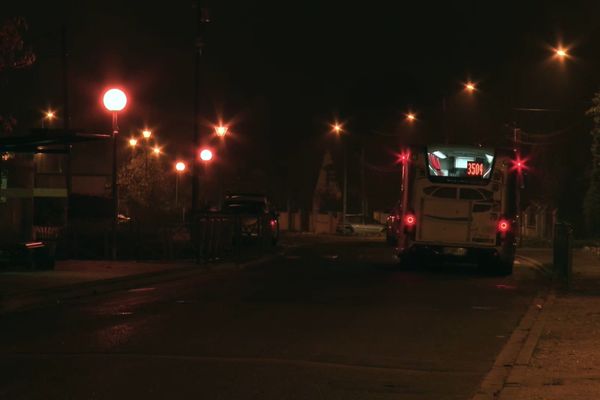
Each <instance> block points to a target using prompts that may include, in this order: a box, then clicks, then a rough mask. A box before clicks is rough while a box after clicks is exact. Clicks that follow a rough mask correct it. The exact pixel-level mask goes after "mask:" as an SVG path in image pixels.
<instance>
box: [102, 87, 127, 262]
mask: <svg viewBox="0 0 600 400" xmlns="http://www.w3.org/2000/svg"><path fill="white" fill-rule="evenodd" d="M102 102H103V103H104V107H105V108H106V109H107V110H108V111H110V112H112V137H113V160H112V161H113V162H112V197H113V220H112V259H113V260H115V259H116V258H117V221H118V218H119V200H118V197H117V196H118V190H117V136H118V135H119V125H118V117H117V115H118V113H119V111H122V110H123V109H124V108H125V106H126V105H127V96H126V95H125V93H124V92H123V91H122V90H120V89H116V88H112V89H109V90H107V91H106V92H104V96H103V98H102Z"/></svg>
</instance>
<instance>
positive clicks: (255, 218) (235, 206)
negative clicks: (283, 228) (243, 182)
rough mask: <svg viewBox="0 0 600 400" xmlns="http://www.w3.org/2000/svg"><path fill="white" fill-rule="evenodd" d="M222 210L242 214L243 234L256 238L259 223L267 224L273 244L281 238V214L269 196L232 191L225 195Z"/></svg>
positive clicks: (227, 212)
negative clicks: (273, 205)
mask: <svg viewBox="0 0 600 400" xmlns="http://www.w3.org/2000/svg"><path fill="white" fill-rule="evenodd" d="M222 212H223V213H225V214H236V215H240V216H241V225H242V226H241V228H242V236H244V237H248V238H256V237H258V235H259V232H260V229H259V224H261V223H263V224H265V228H266V229H267V230H268V231H267V233H268V234H269V235H270V237H271V240H272V242H273V244H276V243H277V241H278V240H279V214H278V213H277V212H275V210H274V209H273V207H272V206H271V203H270V202H269V199H268V198H267V196H265V195H263V194H254V193H231V194H227V195H226V196H225V199H224V201H223V207H222Z"/></svg>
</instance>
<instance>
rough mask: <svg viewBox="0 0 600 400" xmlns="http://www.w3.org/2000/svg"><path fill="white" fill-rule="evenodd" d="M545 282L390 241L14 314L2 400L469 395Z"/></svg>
mask: <svg viewBox="0 0 600 400" xmlns="http://www.w3.org/2000/svg"><path fill="white" fill-rule="evenodd" d="M541 286H542V283H541V278H539V274H538V273H537V272H536V270H535V268H534V267H533V266H531V265H529V264H527V263H526V262H525V261H521V263H519V264H518V265H517V266H516V269H515V273H514V274H513V276H511V277H505V278H504V277H503V278H499V277H493V276H488V275H485V274H481V273H478V272H477V271H475V270H473V269H472V268H470V267H468V266H456V265H454V266H452V265H444V266H437V267H435V268H428V269H424V270H416V271H403V270H399V269H398V268H396V266H395V263H394V260H393V259H392V257H391V251H390V249H389V248H388V247H386V246H385V244H383V243H382V242H376V241H373V240H360V239H352V240H348V239H344V240H341V241H339V242H337V243H332V242H321V243H317V244H313V245H308V246H305V247H298V248H287V249H286V250H285V252H284V254H283V255H282V256H280V257H278V258H277V259H275V260H273V261H270V262H268V263H266V264H263V265H260V266H255V267H253V268H248V269H244V270H230V271H217V272H213V273H210V274H202V275H201V274H199V275H198V276H197V277H193V278H188V279H186V280H183V281H171V282H165V283H163V284H160V285H153V286H151V287H138V288H134V289H132V290H127V291H121V292H115V293H110V294H105V295H101V296H95V297H89V298H86V299H80V300H76V301H71V302H67V303H63V304H58V305H56V306H52V307H46V308H43V309H37V310H31V311H27V312H20V313H14V314H9V315H4V316H2V317H1V318H2V319H1V320H0V371H1V373H0V398H2V399H137V398H143V399H167V398H168V399H178V398H186V399H187V398H194V399H261V400H263V399H264V400H266V399H278V400H281V399H311V400H313V399H328V400H329V399H344V400H348V399H468V398H470V396H471V395H472V394H473V393H474V392H475V391H476V390H477V388H478V386H479V383H480V381H481V379H482V378H483V376H484V375H485V374H486V373H487V371H488V370H489V368H490V367H491V365H492V363H493V360H494V358H495V356H496V355H497V353H498V352H499V351H500V349H501V348H502V346H503V345H504V344H505V342H506V341H507V340H508V337H509V336H510V334H511V332H512V331H513V329H514V328H515V326H516V325H517V323H518V322H519V319H520V317H521V316H522V315H523V313H524V312H525V310H526V309H527V307H528V306H529V304H530V302H531V300H532V298H533V296H534V295H535V294H536V293H537V291H538V290H539V289H540V287H541Z"/></svg>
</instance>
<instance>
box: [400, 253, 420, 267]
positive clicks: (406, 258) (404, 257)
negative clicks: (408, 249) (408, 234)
mask: <svg viewBox="0 0 600 400" xmlns="http://www.w3.org/2000/svg"><path fill="white" fill-rule="evenodd" d="M418 260H419V259H418V257H416V256H415V255H414V254H401V255H399V256H398V267H399V268H400V269H401V270H404V271H409V270H414V269H417V267H418V265H419V263H418Z"/></svg>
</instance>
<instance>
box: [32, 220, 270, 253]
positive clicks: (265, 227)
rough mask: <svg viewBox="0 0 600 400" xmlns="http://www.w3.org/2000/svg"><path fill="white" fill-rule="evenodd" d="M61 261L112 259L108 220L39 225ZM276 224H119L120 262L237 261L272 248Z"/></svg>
mask: <svg viewBox="0 0 600 400" xmlns="http://www.w3.org/2000/svg"><path fill="white" fill-rule="evenodd" d="M34 232H35V237H36V238H37V239H38V240H42V241H44V242H50V243H53V244H54V245H55V246H56V248H57V252H56V253H57V256H58V257H59V258H73V259H78V258H79V259H89V258H91V259H102V258H110V254H111V252H110V221H71V222H70V224H69V226H68V228H67V229H64V228H57V227H35V229H34ZM278 235H279V232H278V225H276V224H273V221H272V220H271V217H270V216H268V215H236V214H220V213H204V214H200V215H198V216H197V217H196V218H194V219H193V221H192V222H190V223H185V224H182V223H168V222H160V221H154V222H146V223H143V222H131V221H129V222H126V223H120V224H119V225H118V231H117V244H118V247H117V255H118V258H119V259H132V260H151V259H194V260H196V261H197V262H199V263H201V262H206V261H212V260H217V259H237V258H243V257H247V256H249V255H254V254H260V253H263V252H265V251H268V250H269V249H270V248H272V246H273V244H274V243H275V241H276V239H277V238H278Z"/></svg>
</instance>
